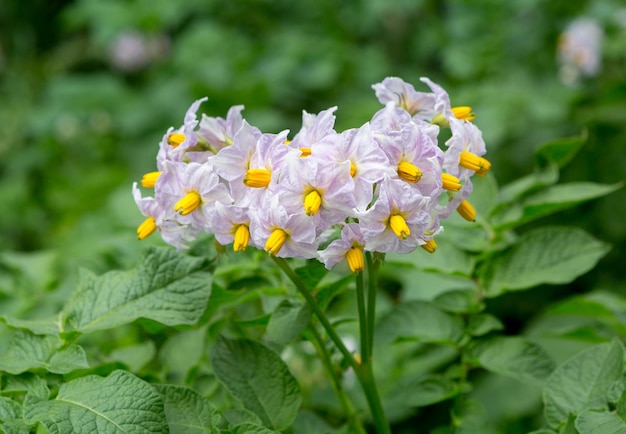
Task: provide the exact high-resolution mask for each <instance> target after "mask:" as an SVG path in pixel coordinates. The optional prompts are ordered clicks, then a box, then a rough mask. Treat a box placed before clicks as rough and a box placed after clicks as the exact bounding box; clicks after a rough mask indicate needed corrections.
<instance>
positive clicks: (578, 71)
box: [558, 18, 604, 85]
mask: <svg viewBox="0 0 626 434" xmlns="http://www.w3.org/2000/svg"><path fill="white" fill-rule="evenodd" d="M603 37H604V31H603V30H602V27H600V25H599V24H598V23H597V22H596V21H595V20H593V19H591V18H580V19H577V20H575V21H572V22H571V23H570V24H569V25H568V26H567V28H566V29H565V31H564V32H563V33H561V35H560V36H559V42H558V60H559V63H560V65H561V67H560V70H559V76H560V77H561V80H562V81H563V82H564V83H565V84H568V85H573V84H576V83H577V82H578V81H579V80H580V79H581V78H582V77H593V76H594V75H596V74H597V73H598V72H599V71H600V66H601V52H602V39H603Z"/></svg>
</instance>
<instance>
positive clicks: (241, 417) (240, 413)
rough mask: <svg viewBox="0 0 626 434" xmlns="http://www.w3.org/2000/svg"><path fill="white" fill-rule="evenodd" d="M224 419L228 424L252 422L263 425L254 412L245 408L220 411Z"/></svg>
mask: <svg viewBox="0 0 626 434" xmlns="http://www.w3.org/2000/svg"><path fill="white" fill-rule="evenodd" d="M222 415H223V416H224V419H226V421H227V422H228V423H229V425H241V424H242V423H246V422H249V423H253V424H255V425H263V422H262V421H261V419H260V418H259V416H257V415H256V414H254V413H252V412H251V411H248V410H246V409H245V408H229V409H226V410H224V412H223V413H222Z"/></svg>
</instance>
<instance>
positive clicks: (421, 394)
mask: <svg viewBox="0 0 626 434" xmlns="http://www.w3.org/2000/svg"><path fill="white" fill-rule="evenodd" d="M458 393H459V387H458V386H457V384H456V383H455V382H454V381H452V380H450V379H448V378H445V377H443V376H441V375H431V376H428V377H425V378H420V379H417V380H412V381H400V382H399V383H398V385H397V388H396V389H395V390H394V392H393V393H392V396H393V402H394V403H397V404H399V405H403V406H408V407H424V406H427V405H431V404H435V403H437V402H441V401H445V400H446V399H450V398H452V397H453V396H456V395H457V394H458Z"/></svg>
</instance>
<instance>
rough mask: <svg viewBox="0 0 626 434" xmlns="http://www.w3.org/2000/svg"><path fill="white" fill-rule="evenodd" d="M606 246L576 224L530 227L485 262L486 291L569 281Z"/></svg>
mask: <svg viewBox="0 0 626 434" xmlns="http://www.w3.org/2000/svg"><path fill="white" fill-rule="evenodd" d="M609 249H610V247H609V246H608V245H607V244H606V243H603V242H601V241H598V240H596V239H595V238H593V237H592V236H591V235H589V234H587V233H586V232H584V231H583V230H581V229H577V228H568V227H546V228H539V229H535V230H532V231H529V232H527V233H525V234H524V235H523V236H521V237H520V238H519V240H518V242H517V243H516V244H515V245H513V246H512V247H511V248H509V249H507V250H505V251H504V252H502V253H500V254H499V255H498V256H497V257H496V258H494V259H493V260H492V261H491V262H489V263H488V265H487V267H486V270H485V271H486V272H485V273H484V276H485V280H486V285H485V286H486V288H487V290H486V295H487V296H488V297H495V296H497V295H500V294H501V293H503V292H505V291H514V290H521V289H526V288H530V287H533V286H537V285H540V284H543V283H552V284H561V283H568V282H571V281H572V280H574V279H575V278H576V277H578V276H580V275H581V274H584V273H586V272H587V271H589V270H590V269H591V268H593V267H594V265H595V264H596V263H597V262H598V261H599V260H600V258H602V257H603V256H604V255H606V254H607V253H608V251H609Z"/></svg>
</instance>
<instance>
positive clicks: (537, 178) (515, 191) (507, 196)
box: [492, 164, 559, 214]
mask: <svg viewBox="0 0 626 434" xmlns="http://www.w3.org/2000/svg"><path fill="white" fill-rule="evenodd" d="M558 180H559V170H558V168H557V167H556V165H553V164H551V165H548V166H546V167H545V168H543V169H541V170H538V171H536V172H534V173H531V174H530V175H526V176H523V177H521V178H518V179H516V180H515V181H513V182H511V183H510V184H507V185H505V186H503V187H501V188H500V191H499V192H498V206H497V207H496V208H495V209H494V210H493V212H492V214H495V213H497V212H500V211H502V209H504V208H506V206H507V205H508V204H511V203H514V202H519V201H520V200H521V199H522V198H524V197H525V196H528V195H529V194H531V193H534V192H536V191H538V190H542V189H543V188H545V187H548V186H550V185H554V184H555V183H556V182H557V181H558Z"/></svg>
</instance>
